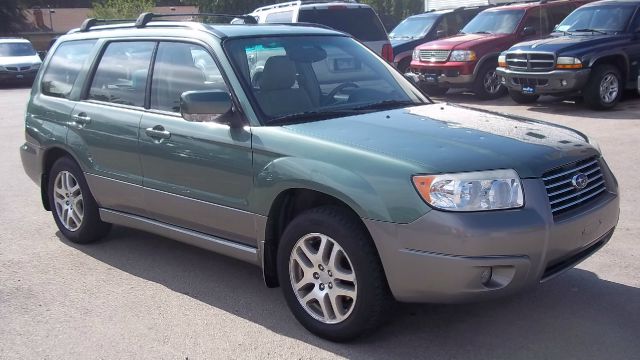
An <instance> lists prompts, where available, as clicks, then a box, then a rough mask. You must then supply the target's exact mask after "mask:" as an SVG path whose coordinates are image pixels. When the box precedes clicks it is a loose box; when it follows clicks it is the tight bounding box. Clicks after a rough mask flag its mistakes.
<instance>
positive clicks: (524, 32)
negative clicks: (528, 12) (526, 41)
mask: <svg viewBox="0 0 640 360" xmlns="http://www.w3.org/2000/svg"><path fill="white" fill-rule="evenodd" d="M535 34H536V28H534V27H533V26H527V27H525V28H524V29H522V36H531V35H535Z"/></svg>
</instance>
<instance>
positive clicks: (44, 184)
mask: <svg viewBox="0 0 640 360" xmlns="http://www.w3.org/2000/svg"><path fill="white" fill-rule="evenodd" d="M63 157H68V158H71V159H72V160H73V161H75V162H76V163H77V164H80V162H79V161H78V159H77V158H76V157H75V156H74V155H73V153H72V152H71V151H70V150H69V149H66V148H65V147H62V146H52V147H49V148H48V149H46V150H45V151H44V154H43V156H42V174H41V175H40V177H41V178H40V196H41V198H42V206H43V207H44V209H45V210H47V211H51V204H50V203H49V194H48V189H49V172H50V171H51V167H52V166H53V164H55V162H56V161H57V160H58V159H61V158H63Z"/></svg>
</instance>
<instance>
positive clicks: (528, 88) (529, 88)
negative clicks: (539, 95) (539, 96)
mask: <svg viewBox="0 0 640 360" xmlns="http://www.w3.org/2000/svg"><path fill="white" fill-rule="evenodd" d="M522 93H523V94H525V95H533V94H535V93H536V87H535V86H533V85H522Z"/></svg>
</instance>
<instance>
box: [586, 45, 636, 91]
mask: <svg viewBox="0 0 640 360" xmlns="http://www.w3.org/2000/svg"><path fill="white" fill-rule="evenodd" d="M602 64H609V65H613V66H615V67H616V68H618V70H620V73H621V74H620V75H621V77H622V87H623V88H624V86H625V85H626V83H627V81H628V80H629V67H630V65H629V57H628V56H627V55H626V54H625V53H622V52H609V53H604V54H601V55H598V56H597V57H593V58H592V59H591V60H590V61H589V67H590V68H593V67H595V66H598V65H602Z"/></svg>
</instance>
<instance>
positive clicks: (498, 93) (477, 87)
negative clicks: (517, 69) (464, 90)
mask: <svg viewBox="0 0 640 360" xmlns="http://www.w3.org/2000/svg"><path fill="white" fill-rule="evenodd" d="M497 66H498V64H496V63H489V64H485V65H483V66H482V68H480V71H478V75H477V77H476V80H475V83H474V84H473V92H474V93H475V94H476V96H478V97H479V98H480V99H482V100H492V99H497V98H500V97H502V96H504V95H505V93H506V91H507V89H506V87H505V86H504V85H502V82H501V81H500V76H499V75H498V73H497V72H496V67H497Z"/></svg>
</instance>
